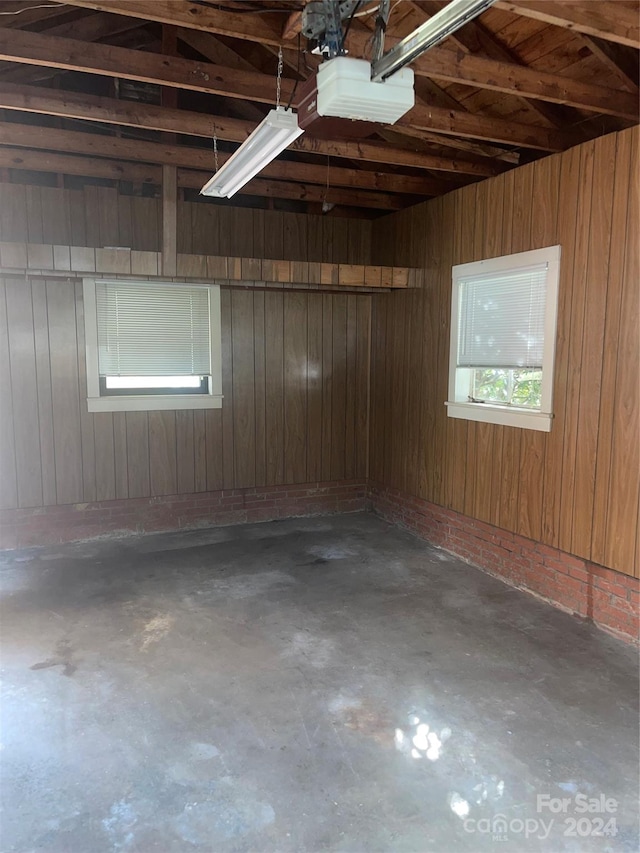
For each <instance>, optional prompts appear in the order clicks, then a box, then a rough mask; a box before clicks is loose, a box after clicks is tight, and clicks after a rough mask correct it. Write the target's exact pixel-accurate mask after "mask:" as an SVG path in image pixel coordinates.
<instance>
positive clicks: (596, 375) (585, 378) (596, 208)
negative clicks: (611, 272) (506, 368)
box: [568, 135, 616, 557]
mask: <svg viewBox="0 0 640 853" xmlns="http://www.w3.org/2000/svg"><path fill="white" fill-rule="evenodd" d="M615 158H616V137H615V136H614V135H610V136H605V137H602V138H601V139H598V140H596V143H595V156H594V168H593V190H592V210H591V223H590V232H591V234H592V235H595V234H597V235H598V239H595V240H594V239H591V240H590V241H589V246H588V250H587V277H586V292H585V308H584V327H585V334H583V337H582V350H581V354H580V362H581V364H582V372H581V375H580V401H579V406H578V431H577V437H576V442H577V448H578V450H577V454H576V475H575V495H574V499H573V506H572V512H573V524H572V538H571V548H570V549H568V550H571V551H572V553H574V554H579V555H580V556H581V557H589V556H590V555H591V532H592V516H593V501H594V493H595V477H596V460H597V451H598V425H599V412H600V403H601V399H600V390H601V381H602V366H603V344H604V327H605V315H606V306H607V301H608V298H609V297H608V287H607V286H608V269H609V250H610V245H611V233H612V232H611V226H612V216H613V189H614V183H615ZM605 406H606V401H605Z"/></svg>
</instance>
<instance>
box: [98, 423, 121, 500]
mask: <svg viewBox="0 0 640 853" xmlns="http://www.w3.org/2000/svg"><path fill="white" fill-rule="evenodd" d="M93 436H94V442H95V483H96V500H99V501H111V500H114V499H115V498H116V497H118V493H117V489H116V449H115V436H114V431H113V414H112V413H111V412H98V413H97V414H95V415H93Z"/></svg>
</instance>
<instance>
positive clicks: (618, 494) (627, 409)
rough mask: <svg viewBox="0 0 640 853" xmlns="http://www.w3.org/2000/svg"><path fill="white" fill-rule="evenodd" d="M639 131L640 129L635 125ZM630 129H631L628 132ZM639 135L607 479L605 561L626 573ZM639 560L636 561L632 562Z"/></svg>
mask: <svg viewBox="0 0 640 853" xmlns="http://www.w3.org/2000/svg"><path fill="white" fill-rule="evenodd" d="M634 130H635V131H637V128H635V129H634ZM627 133H629V131H627ZM638 142H639V134H638V133H637V132H635V133H634V134H633V136H632V147H631V181H630V185H629V198H628V210H627V240H626V246H625V258H624V275H623V288H622V301H621V323H620V332H619V337H618V370H617V373H616V384H615V390H614V394H613V403H612V404H613V410H614V411H613V433H612V437H613V441H612V454H611V477H610V481H609V516H608V518H609V525H608V530H607V539H606V548H605V565H608V566H612V567H613V568H614V569H619V570H620V571H622V572H627V573H628V574H635V575H636V576H638V575H639V574H640V570H639V567H638V565H637V563H635V560H636V558H637V549H636V530H637V528H638V524H639V522H638V502H639V499H640V495H639V492H640V488H639V487H640V482H639V480H640V478H639V477H638V471H639V470H640V449H639V446H638V435H639V434H640V405H639V400H638V384H639V383H638V353H639V352H640V329H639V325H640V324H639V323H638V316H639V313H640V305H639V295H640V294H639V288H638V281H640V259H639V257H638V254H639V246H638V224H639V221H640V198H639V190H638V171H639V169H638V167H639V165H640V163H639V151H638V147H639V146H638ZM634 563H635V565H634Z"/></svg>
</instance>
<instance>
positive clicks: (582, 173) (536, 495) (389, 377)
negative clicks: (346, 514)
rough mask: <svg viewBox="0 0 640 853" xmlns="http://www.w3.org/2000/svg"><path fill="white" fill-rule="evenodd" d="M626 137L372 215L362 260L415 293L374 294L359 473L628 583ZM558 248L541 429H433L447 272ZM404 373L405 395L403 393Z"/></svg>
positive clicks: (444, 341)
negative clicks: (546, 412)
mask: <svg viewBox="0 0 640 853" xmlns="http://www.w3.org/2000/svg"><path fill="white" fill-rule="evenodd" d="M638 133H639V131H638V128H631V129H629V130H626V131H622V132H621V133H619V134H614V135H611V136H607V137H603V138H601V139H598V140H596V141H594V142H589V143H585V144H584V145H582V146H580V147H578V148H574V149H571V150H570V151H567V152H566V153H564V154H561V155H554V156H552V157H548V158H544V159H542V160H539V161H536V162H535V163H533V164H529V165H528V166H525V167H523V168H521V169H516V170H513V171H510V172H508V173H506V174H504V175H501V176H499V177H497V178H494V179H491V180H488V181H484V182H482V183H480V184H476V185H473V186H469V187H465V188H463V189H461V190H458V191H456V192H454V193H451V194H449V195H448V196H445V197H444V198H442V199H436V200H434V201H432V202H427V203H426V204H425V205H419V206H417V207H415V208H412V209H410V210H409V211H402V212H400V213H398V214H392V215H391V216H388V217H384V218H383V219H381V220H378V221H376V222H374V223H373V233H372V245H373V246H374V247H375V254H374V257H373V262H374V263H375V262H378V263H397V264H408V265H411V264H414V263H418V264H421V265H423V266H424V269H425V275H426V278H425V287H424V289H423V290H422V291H416V292H415V293H414V294H413V295H412V294H411V293H406V292H405V293H399V292H394V293H391V294H379V295H376V296H375V297H374V299H373V307H372V317H373V323H372V359H371V362H372V366H371V414H370V418H371V424H370V438H371V459H370V465H371V477H372V478H373V479H376V480H382V481H383V482H385V483H387V484H388V485H390V486H395V487H399V488H404V489H406V490H407V491H409V492H411V493H414V494H417V495H419V496H420V497H423V498H425V499H427V500H432V501H435V502H436V503H442V504H444V505H445V506H450V507H452V508H454V509H456V510H458V511H461V512H465V513H467V514H469V515H471V516H472V517H475V518H479V519H484V520H487V521H490V522H492V523H494V524H496V525H497V526H500V527H504V528H506V529H508V530H513V531H515V532H517V533H520V534H522V535H524V536H528V537H530V538H533V539H537V540H541V541H542V542H546V543H548V544H550V545H553V546H556V547H560V548H562V549H563V550H566V551H569V552H572V553H576V554H579V555H581V556H584V557H586V558H589V559H593V560H594V561H596V562H600V563H603V564H604V565H607V566H611V567H612V568H616V569H618V570H620V571H623V572H627V573H630V574H633V573H634V572H637V571H638V567H637V562H636V561H637V553H636V552H637V547H638V544H637V539H638V535H637V534H638V500H639V494H638V492H639V478H638V468H639V466H640V459H639V458H638V450H639V448H638V440H637V437H638V432H639V424H638V419H639V417H640V415H639V409H638V390H639V389H638V385H639V383H638V378H637V377H638V354H639V351H640V341H639V340H638V326H639V324H638V276H639V271H638V239H637V234H638V225H639V223H638V209H637V208H638V201H637V193H638V180H637V172H636V171H634V167H632V166H631V159H632V157H633V155H634V154H636V152H637V145H638ZM632 149H633V150H632ZM635 168H636V169H637V166H636V167H635ZM448 239H450V241H451V252H450V253H449V251H448V249H447V240H448ZM557 243H559V244H560V245H561V247H562V260H561V268H560V294H559V308H558V331H557V341H556V363H555V371H554V420H553V423H552V428H551V432H550V433H540V432H535V431H531V430H522V429H516V428H513V427H496V426H492V425H486V424H474V423H471V422H466V421H462V420H457V419H447V418H446V416H444V405H443V404H444V401H445V399H446V395H447V376H448V361H449V354H448V346H449V325H450V316H449V314H450V299H451V285H450V280H451V266H452V265H453V264H457V263H464V262H467V261H470V260H472V259H479V258H482V257H495V256H498V255H502V254H509V253H512V252H521V251H527V250H530V249H534V248H540V247H543V246H551V245H555V244H557ZM416 315H417V316H418V317H419V318H420V322H419V323H417V322H416ZM416 337H421V338H422V341H421V342H420V341H417V340H416ZM420 347H422V357H420V356H419V353H420ZM434 358H435V360H436V362H437V366H435V368H434V369H435V371H436V373H437V378H436V379H432V377H431V376H430V367H431V366H432V364H433V361H434ZM418 373H419V392H418V393H417V394H416V393H414V392H415V388H414V386H412V385H411V384H410V385H409V387H408V390H407V388H406V383H407V381H409V383H411V382H412V380H413V377H414V374H418ZM441 413H442V416H441ZM416 442H422V444H423V446H424V449H423V448H418V451H417V453H416ZM438 465H440V470H441V471H442V477H441V485H440V486H438V484H437V480H438V475H437V470H438ZM416 466H417V468H418V469H419V470H418V471H417V472H415V473H414V467H416Z"/></svg>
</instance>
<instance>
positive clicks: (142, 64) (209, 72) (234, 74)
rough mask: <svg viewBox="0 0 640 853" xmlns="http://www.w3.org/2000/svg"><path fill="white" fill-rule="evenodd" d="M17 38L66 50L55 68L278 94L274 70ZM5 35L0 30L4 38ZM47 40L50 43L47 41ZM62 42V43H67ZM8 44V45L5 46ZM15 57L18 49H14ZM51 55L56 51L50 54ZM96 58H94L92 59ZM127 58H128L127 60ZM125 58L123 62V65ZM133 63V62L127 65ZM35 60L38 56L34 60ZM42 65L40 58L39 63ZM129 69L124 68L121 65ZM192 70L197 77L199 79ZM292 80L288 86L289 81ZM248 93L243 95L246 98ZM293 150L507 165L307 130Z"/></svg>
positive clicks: (480, 170)
mask: <svg viewBox="0 0 640 853" xmlns="http://www.w3.org/2000/svg"><path fill="white" fill-rule="evenodd" d="M11 35H12V38H11V39H7V42H11V41H12V40H14V39H15V38H16V37H18V36H19V37H21V38H22V37H24V38H23V41H22V44H23V47H24V45H25V44H30V45H31V48H32V50H31V51H29V50H27V49H26V48H25V50H23V51H22V52H21V54H20V61H27V60H25V59H24V56H25V55H26V54H27V53H29V56H33V45H34V44H36V45H38V46H39V47H38V51H39V53H40V55H42V52H43V49H44V47H45V46H48V47H47V49H48V50H50V49H51V42H53V43H54V44H55V45H57V46H58V47H59V48H60V49H61V50H63V49H64V50H65V51H66V54H65V55H64V56H62V55H60V54H59V55H58V56H57V57H53V56H51V58H50V62H47V63H45V64H53V65H54V66H55V67H65V68H67V69H73V70H83V71H93V72H94V73H95V72H97V73H107V74H108V76H113V77H124V78H126V79H136V80H143V81H145V82H154V83H160V84H162V85H169V86H178V84H179V81H182V85H185V86H186V88H191V89H196V90H198V91H205V92H210V93H218V94H223V95H226V96H229V95H230V93H231V92H233V93H234V95H235V94H236V93H237V92H240V93H242V94H244V96H245V97H247V98H249V99H250V100H252V99H253V100H256V99H258V100H260V99H262V98H264V100H265V101H267V102H272V101H273V98H274V96H275V93H274V91H273V81H272V80H271V78H270V77H269V76H268V75H265V74H260V73H258V72H251V71H242V70H231V69H228V68H221V67H220V66H218V65H209V64H208V63H198V62H192V61H191V60H187V59H181V58H179V57H173V56H165V55H163V54H159V55H155V54H149V53H141V52H139V51H132V50H127V49H126V48H115V47H112V46H111V45H101V44H89V43H85V42H80V43H79V42H76V41H75V40H73V39H57V38H55V37H49V38H48V37H47V36H40V35H39V34H35V33H18V32H14V33H12V34H11ZM2 39H3V36H2V33H0V43H1V42H2ZM43 39H44V42H43V41H42V40H43ZM61 43H62V44H61ZM5 47H6V46H5ZM5 55H7V54H6V51H5V50H3V49H2V47H0V56H2V57H4V56H5ZM13 55H14V56H15V53H14V54H13ZM48 55H49V56H50V54H48ZM89 56H91V57H93V62H92V61H91V60H90V59H89ZM125 58H126V59H125ZM119 62H121V63H122V65H119ZM127 62H129V65H128V66H127V64H126V63H127ZM28 64H32V60H29V61H28ZM33 64H40V61H37V62H35V61H34V62H33ZM121 68H124V69H125V70H124V71H121V70H120V69H121ZM191 75H194V76H195V77H196V78H197V81H193V80H192V77H191ZM285 84H287V85H285ZM282 91H283V100H284V99H285V98H286V97H288V95H287V91H288V92H289V94H291V93H292V91H293V85H292V81H291V80H286V81H283V87H282ZM242 94H241V95H240V96H241V97H242ZM292 149H293V150H298V151H305V152H307V153H310V154H319V155H323V156H325V155H329V156H332V157H345V158H348V159H353V160H369V161H371V162H374V163H384V164H385V165H389V164H391V165H396V166H408V167H411V168H418V169H435V170H437V171H445V172H455V173H458V174H468V175H475V176H479V177H487V176H490V175H495V174H498V173H499V172H500V171H502V167H501V166H500V165H499V164H498V163H494V162H492V161H490V160H488V159H486V158H481V157H475V158H473V159H472V158H471V157H467V158H452V157H442V156H438V155H431V154H425V153H423V152H414V151H407V150H405V149H402V148H397V147H395V146H393V145H387V144H385V143H376V142H368V141H350V140H324V139H314V138H313V137H310V136H309V135H305V136H303V137H301V138H300V139H298V140H297V141H296V142H295V143H294V144H293V145H292Z"/></svg>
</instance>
